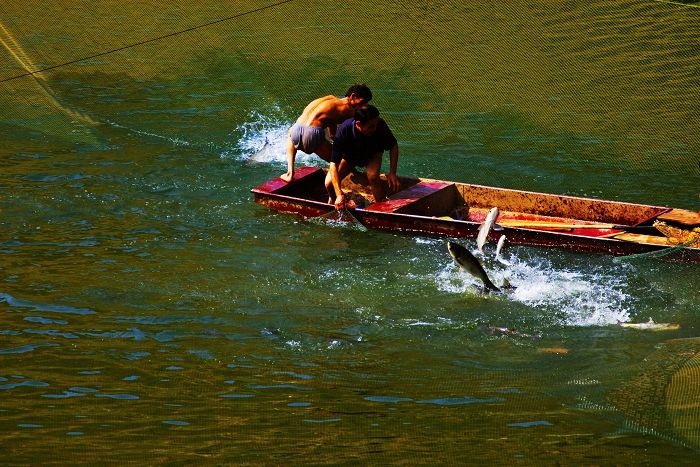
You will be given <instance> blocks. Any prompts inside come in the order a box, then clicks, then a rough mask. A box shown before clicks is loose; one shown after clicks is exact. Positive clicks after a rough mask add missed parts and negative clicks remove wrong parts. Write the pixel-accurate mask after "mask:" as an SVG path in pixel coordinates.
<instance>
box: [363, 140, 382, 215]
mask: <svg viewBox="0 0 700 467" xmlns="http://www.w3.org/2000/svg"><path fill="white" fill-rule="evenodd" d="M381 170H382V153H381V152H380V153H377V155H375V156H374V158H373V159H372V160H370V161H369V163H368V164H367V180H369V186H370V188H371V189H372V195H373V196H374V202H375V203H378V202H380V201H382V200H384V188H383V187H382V183H381V181H380V179H379V174H380V172H381Z"/></svg>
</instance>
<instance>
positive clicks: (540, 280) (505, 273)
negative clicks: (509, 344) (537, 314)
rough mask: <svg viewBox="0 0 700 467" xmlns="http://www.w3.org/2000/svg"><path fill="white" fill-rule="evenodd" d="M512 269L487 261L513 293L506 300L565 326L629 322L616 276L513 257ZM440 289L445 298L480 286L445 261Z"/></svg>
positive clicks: (621, 283) (495, 278)
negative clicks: (526, 307) (540, 313)
mask: <svg viewBox="0 0 700 467" xmlns="http://www.w3.org/2000/svg"><path fill="white" fill-rule="evenodd" d="M510 261H511V262H512V265H511V266H509V267H508V268H503V266H502V265H500V264H498V263H496V262H495V261H490V260H488V259H487V260H485V261H484V263H485V264H484V266H485V269H486V271H487V273H488V274H489V276H490V277H491V280H492V281H493V282H494V283H495V284H496V285H500V284H502V283H503V281H504V279H507V280H508V281H509V282H510V284H511V285H512V286H514V287H515V289H514V290H511V291H508V292H506V297H507V299H508V300H512V301H515V302H519V303H522V304H524V305H528V306H530V307H534V308H538V309H543V310H545V311H547V314H548V315H549V316H550V317H551V316H556V317H558V320H559V322H560V324H562V325H567V326H604V325H609V324H617V323H618V322H625V321H628V320H629V318H630V315H629V308H630V306H631V305H630V301H631V297H630V296H629V295H628V294H627V293H625V287H626V282H625V279H624V277H623V276H621V275H619V274H615V275H613V274H606V273H602V272H599V271H591V270H586V269H581V270H570V269H562V268H559V267H556V266H553V265H552V264H551V263H550V262H548V261H547V260H545V259H542V258H536V259H533V258H528V259H527V260H523V259H520V258H518V257H517V256H515V255H511V258H510ZM435 281H436V284H437V287H438V289H439V290H441V291H443V292H448V293H470V292H472V293H478V290H479V288H480V287H481V283H480V281H479V280H478V279H476V278H474V277H473V276H471V275H470V274H468V273H466V272H464V271H462V270H460V269H459V268H458V267H457V265H455V264H454V263H452V262H449V263H447V264H445V265H444V267H443V268H442V269H441V270H440V271H439V272H438V273H437V275H436V276H435Z"/></svg>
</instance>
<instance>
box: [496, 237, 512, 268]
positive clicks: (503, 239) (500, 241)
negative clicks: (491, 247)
mask: <svg viewBox="0 0 700 467" xmlns="http://www.w3.org/2000/svg"><path fill="white" fill-rule="evenodd" d="M505 243H506V236H505V235H501V238H499V239H498V244H497V245H496V259H497V260H498V261H499V262H501V263H502V264H505V265H506V266H510V262H509V261H508V260H505V259H503V258H501V257H500V254H501V250H503V245H505Z"/></svg>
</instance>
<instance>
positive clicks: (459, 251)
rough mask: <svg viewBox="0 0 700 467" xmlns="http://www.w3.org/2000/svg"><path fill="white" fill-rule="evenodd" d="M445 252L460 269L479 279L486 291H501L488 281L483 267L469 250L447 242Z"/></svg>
mask: <svg viewBox="0 0 700 467" xmlns="http://www.w3.org/2000/svg"><path fill="white" fill-rule="evenodd" d="M447 250H448V251H449V252H450V255H451V256H452V258H454V260H455V262H456V263H457V264H459V266H460V267H461V268H462V269H464V270H465V271H467V272H468V273H469V274H471V275H473V276H474V277H476V278H478V279H480V280H481V282H483V283H484V286H485V287H486V288H487V289H488V290H493V291H496V292H500V291H501V289H499V288H498V287H496V286H495V285H494V284H493V282H491V279H489V276H488V275H487V274H486V271H484V267H483V266H482V265H481V263H480V262H479V260H478V259H476V257H475V256H474V255H473V254H471V252H470V251H469V250H467V249H466V248H464V247H463V246H462V245H458V244H457V243H452V242H447Z"/></svg>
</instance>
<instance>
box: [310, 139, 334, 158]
mask: <svg viewBox="0 0 700 467" xmlns="http://www.w3.org/2000/svg"><path fill="white" fill-rule="evenodd" d="M314 152H315V153H316V154H317V155H318V157H320V158H321V159H323V160H324V161H326V162H328V163H329V164H330V162H331V156H332V154H333V146H331V143H329V142H328V141H326V140H325V139H324V140H323V142H322V143H321V144H319V145H318V146H317V147H316V149H314Z"/></svg>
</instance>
